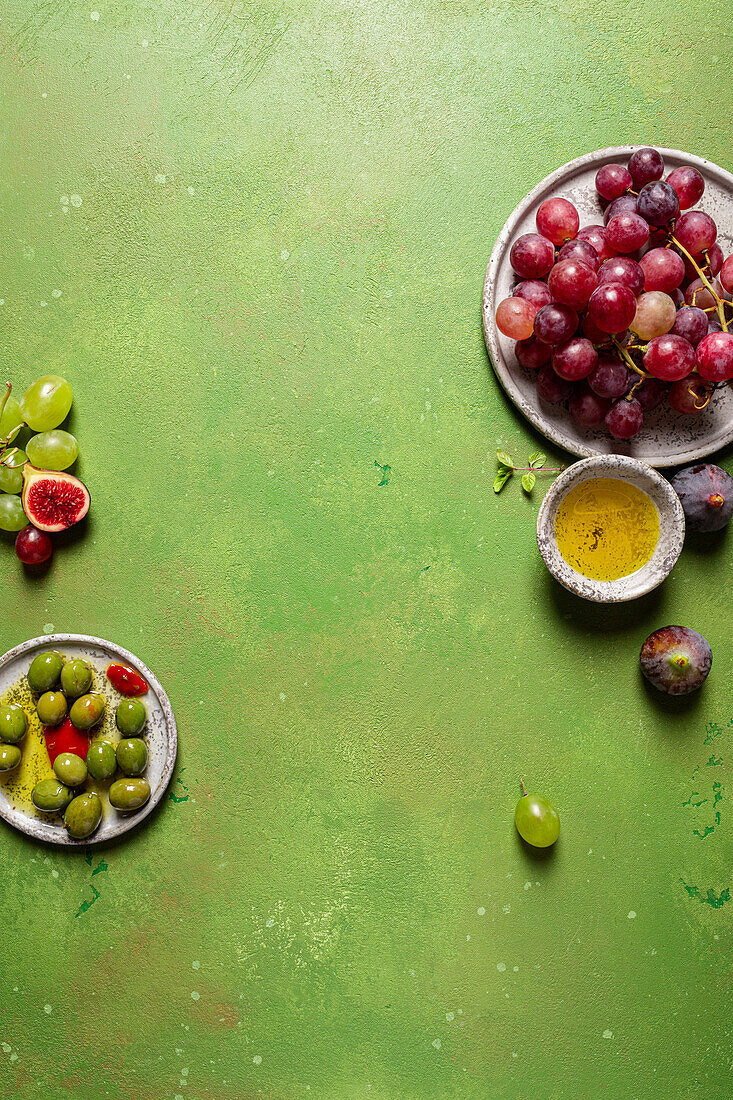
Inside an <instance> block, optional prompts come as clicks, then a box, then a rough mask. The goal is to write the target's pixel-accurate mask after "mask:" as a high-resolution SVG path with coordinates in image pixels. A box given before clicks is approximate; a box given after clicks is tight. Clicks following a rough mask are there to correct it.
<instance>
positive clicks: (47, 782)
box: [31, 779, 74, 814]
mask: <svg viewBox="0 0 733 1100" xmlns="http://www.w3.org/2000/svg"><path fill="white" fill-rule="evenodd" d="M73 797H74V792H73V791H70V790H69V788H68V787H65V786H64V784H63V783H59V781H58V779H42V780H41V782H40V783H36V785H35V787H34V788H33V790H32V791H31V802H32V803H33V805H34V806H35V807H36V809H37V810H44V811H45V812H46V813H48V814H52V813H58V812H59V811H60V810H65V809H66V807H67V806H68V805H69V803H70V802H71V800H72V798H73Z"/></svg>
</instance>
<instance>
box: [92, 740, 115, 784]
mask: <svg viewBox="0 0 733 1100" xmlns="http://www.w3.org/2000/svg"><path fill="white" fill-rule="evenodd" d="M87 768H88V770H89V774H90V775H91V777H92V779H99V780H105V779H111V778H112V776H113V775H114V774H115V772H116V770H117V757H116V756H115V747H114V745H113V744H112V742H111V741H92V743H91V745H90V746H89V751H88V753H87Z"/></svg>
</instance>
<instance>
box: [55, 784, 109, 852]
mask: <svg viewBox="0 0 733 1100" xmlns="http://www.w3.org/2000/svg"><path fill="white" fill-rule="evenodd" d="M101 820H102V802H101V799H100V797H99V795H98V794H94V792H93V791H86V793H85V794H78V795H77V796H76V798H72V800H71V802H70V803H69V805H68V806H67V807H66V813H65V814H64V825H65V826H66V830H67V832H68V834H69V836H73V838H74V840H84V839H85V837H88V836H91V835H92V833H93V832H94V830H95V829H96V828H97V826H98V825H99V822H100V821H101Z"/></svg>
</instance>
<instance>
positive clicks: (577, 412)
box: [568, 383, 611, 428]
mask: <svg viewBox="0 0 733 1100" xmlns="http://www.w3.org/2000/svg"><path fill="white" fill-rule="evenodd" d="M610 407H611V403H610V401H606V400H605V399H604V398H602V397H599V396H598V394H597V393H594V392H593V390H592V389H590V388H589V387H588V386H587V385H586V384H585V383H583V385H582V386H579V387H578V389H577V390H576V391H575V393H574V394H572V395H571V397H570V400H569V401H568V411H569V413H570V415H571V416H572V418H573V420H575V422H576V423H577V424H580V425H582V427H584V428H597V427H598V425H599V424H602V423H603V418H604V417H605V415H606V413H607V412H608V410H609V408H610Z"/></svg>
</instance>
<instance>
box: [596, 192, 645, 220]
mask: <svg viewBox="0 0 733 1100" xmlns="http://www.w3.org/2000/svg"><path fill="white" fill-rule="evenodd" d="M636 213H638V211H637V209H636V195H622V196H621V198H620V199H614V200H613V202H610V203H609V204H608V206H607V207H606V209H605V211H604V212H603V222H604V225H608V223H609V222H610V220H611V218H614V217H615V216H616V214H636Z"/></svg>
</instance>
